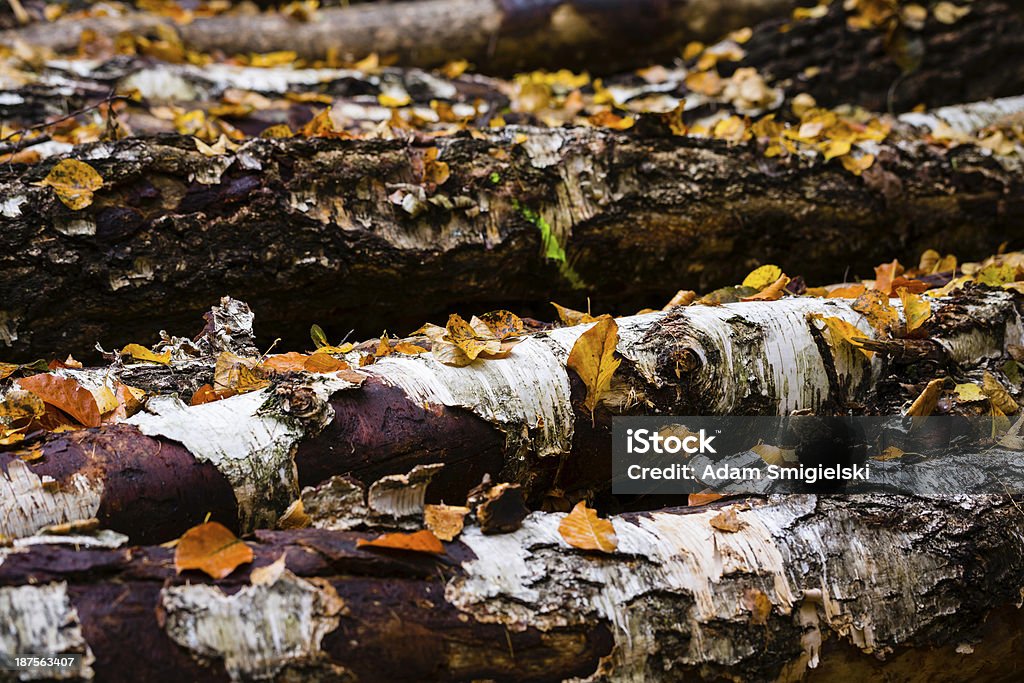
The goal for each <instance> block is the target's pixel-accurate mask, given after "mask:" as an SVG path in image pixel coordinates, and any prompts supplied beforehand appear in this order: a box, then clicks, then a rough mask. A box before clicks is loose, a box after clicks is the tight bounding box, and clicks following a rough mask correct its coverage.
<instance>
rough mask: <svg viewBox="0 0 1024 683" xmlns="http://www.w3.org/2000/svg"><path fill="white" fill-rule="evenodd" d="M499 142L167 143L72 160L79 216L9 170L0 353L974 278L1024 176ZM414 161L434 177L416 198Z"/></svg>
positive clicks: (906, 143) (1016, 205)
mask: <svg viewBox="0 0 1024 683" xmlns="http://www.w3.org/2000/svg"><path fill="white" fill-rule="evenodd" d="M512 130H515V129H512ZM521 130H523V132H524V133H525V134H526V135H527V142H526V143H523V144H519V143H517V142H514V141H510V138H509V136H506V135H501V134H495V135H491V136H490V137H488V138H487V139H475V138H471V137H451V138H442V139H433V140H431V141H430V142H429V143H425V144H424V143H420V144H407V143H404V142H399V141H374V140H361V141H346V140H326V139H314V140H300V139H293V140H289V141H275V140H254V141H252V142H250V143H247V144H246V145H245V146H244V147H243V148H242V149H240V150H239V151H238V152H236V153H234V154H228V155H226V156H221V157H213V158H207V157H205V156H203V155H202V154H200V153H199V152H198V151H196V149H195V145H194V144H193V142H192V140H191V139H189V138H177V137H162V138H158V139H147V140H143V139H133V140H126V141H122V142H118V143H110V144H108V143H101V144H95V145H91V146H86V147H82V148H80V149H77V150H76V151H75V152H74V154H73V156H75V157H77V158H80V159H86V160H88V162H89V163H90V164H91V165H93V166H94V167H95V168H96V169H97V170H98V171H99V173H100V174H101V175H102V176H103V178H104V181H105V183H104V188H103V189H101V190H100V191H99V192H98V193H97V194H96V197H95V201H94V202H93V204H92V205H91V206H89V207H87V208H85V209H84V210H81V211H72V210H70V209H68V208H67V207H65V206H64V205H63V204H61V203H60V201H59V200H58V199H57V198H56V196H55V195H54V193H53V190H51V189H50V188H47V187H37V186H35V185H34V183H35V182H38V181H39V180H41V179H42V178H43V177H45V175H46V173H47V172H48V170H49V168H50V167H51V166H52V165H53V163H55V162H54V161H49V160H48V161H45V162H43V163H40V164H37V165H34V166H31V167H28V168H25V169H24V170H17V171H15V170H13V169H8V170H6V171H5V172H3V174H2V175H0V196H3V197H4V198H5V199H4V203H3V205H2V207H3V210H2V211H0V291H3V292H4V297H3V301H2V303H0V342H2V345H0V348H5V349H6V350H5V352H4V355H5V356H8V357H10V358H12V359H29V358H31V357H38V356H40V355H46V354H55V355H56V354H67V353H73V354H75V355H76V356H78V357H83V356H84V357H88V354H89V353H90V349H92V347H93V345H94V344H95V343H96V342H99V343H101V344H103V345H104V346H106V347H108V348H109V347H119V346H120V345H121V344H124V343H127V342H136V341H146V340H148V339H150V338H151V335H152V332H153V331H154V329H156V328H157V327H158V326H165V327H169V328H171V329H175V328H176V329H182V328H185V327H186V326H190V325H191V324H192V323H191V321H192V320H195V319H196V317H197V316H198V315H199V313H200V312H202V311H203V310H205V309H207V308H208V307H209V305H210V304H211V303H213V302H214V301H216V300H217V298H218V297H220V296H221V295H223V294H225V293H228V294H235V295H236V296H244V297H247V298H249V303H250V304H251V305H252V307H253V309H254V310H255V311H256V313H257V315H259V317H260V320H261V325H262V326H263V329H264V330H274V331H277V332H281V333H284V334H285V335H286V336H285V339H284V341H285V343H286V344H287V345H289V346H291V347H293V348H296V347H301V346H302V345H303V344H304V343H305V342H306V340H305V335H304V334H303V331H304V330H306V329H308V328H309V325H310V324H311V323H314V322H319V323H321V324H323V323H325V322H329V323H330V326H329V328H328V329H329V331H330V332H331V333H332V336H333V335H334V334H337V335H338V336H342V335H344V334H345V332H346V331H347V330H349V329H350V328H355V330H356V333H357V334H358V335H359V336H361V337H368V336H372V335H376V334H379V333H380V332H381V331H382V330H383V329H385V328H387V329H390V330H393V331H398V332H405V331H407V330H410V329H413V328H415V327H418V326H419V325H420V324H421V323H422V322H423V321H424V320H425V319H429V318H430V317H435V318H441V319H443V317H442V316H444V315H446V314H447V313H449V312H451V310H452V309H453V308H455V309H461V310H463V311H465V312H467V313H468V312H480V311H482V310H488V309H490V308H496V307H499V306H507V307H510V308H513V309H515V310H517V311H518V312H520V313H525V314H531V313H532V314H534V315H541V316H543V317H548V316H549V314H548V312H547V311H548V310H550V309H548V308H547V303H546V302H548V301H550V300H552V299H554V300H559V301H560V302H561V303H563V304H566V305H570V306H572V305H575V306H576V307H585V306H586V297H590V298H591V302H592V306H593V307H594V309H595V310H598V311H612V312H630V311H635V310H637V309H639V308H641V307H643V306H649V305H650V304H651V302H656V301H659V300H667V298H668V297H670V296H671V295H672V294H673V293H674V292H675V291H676V290H677V289H679V288H690V289H695V290H707V289H710V288H712V287H715V286H719V285H723V284H730V283H736V282H739V281H740V280H741V279H742V277H743V276H744V275H745V274H746V273H747V272H749V270H750V269H752V268H753V267H755V266H757V265H759V264H761V263H765V262H775V263H778V264H779V265H781V266H782V267H783V268H784V269H786V270H787V272H790V273H794V274H796V273H800V274H803V275H804V276H805V277H806V278H807V280H808V281H809V282H829V281H836V280H839V279H841V278H843V277H844V275H846V274H847V273H871V270H870V269H871V267H873V266H874V265H876V264H877V263H880V262H882V261H885V260H891V259H892V258H893V257H894V256H898V257H900V258H901V259H903V260H904V261H905V262H907V261H910V262H913V260H915V259H916V258H917V256H918V254H920V252H921V251H922V250H923V249H925V248H936V249H939V250H941V251H943V252H955V253H957V254H958V255H959V256H960V257H961V258H962V259H971V258H981V257H983V256H985V255H987V254H989V253H992V251H993V250H994V248H995V247H996V246H998V245H999V244H1000V243H1002V242H1004V241H1009V243H1010V245H1011V246H1016V245H1017V242H1018V240H1019V238H1020V236H1021V233H1020V226H1021V214H1022V209H1024V201H1022V199H1021V198H1022V197H1024V192H1022V184H1024V182H1022V181H1024V175H1022V174H1021V172H1020V171H1019V170H1018V169H1017V168H1016V166H1015V164H1014V163H1013V162H1012V160H1009V161H1005V162H1004V161H1002V160H1000V159H998V158H995V157H993V156H990V155H988V154H987V153H986V152H984V151H982V150H978V149H976V148H974V147H971V146H960V147H957V148H954V149H950V150H945V149H941V148H938V147H933V146H928V145H925V144H923V143H921V142H914V141H913V140H912V139H909V138H908V139H901V138H900V136H899V135H895V136H894V137H893V138H892V139H891V141H889V142H886V143H883V144H882V145H881V149H880V151H879V154H878V160H877V161H876V163H875V166H874V167H873V168H872V169H870V170H869V172H867V173H865V174H864V175H863V176H861V177H857V176H854V175H852V174H850V173H849V172H847V171H845V170H844V169H843V168H842V166H841V165H840V164H839V162H838V161H837V160H834V161H832V162H829V163H826V162H823V161H822V160H821V159H820V157H819V158H817V159H813V158H812V159H808V158H795V157H790V158H789V159H788V160H785V159H767V158H764V157H763V155H762V154H761V152H760V151H758V150H757V149H755V148H754V146H753V145H752V144H751V145H729V144H726V143H724V142H718V141H709V140H702V139H698V138H680V137H675V138H673V137H665V138H652V137H640V136H637V135H630V134H616V133H609V132H605V131H600V130H588V129H559V130H543V129H521ZM510 132H512V131H510ZM426 145H430V146H435V145H436V146H437V147H438V148H439V149H440V150H441V152H440V155H441V156H440V159H441V160H443V161H444V162H445V163H447V164H448V167H449V169H450V177H449V178H448V179H447V181H446V182H444V184H443V185H441V186H440V187H438V188H434V187H432V186H430V185H429V184H428V182H427V181H426V180H425V179H424V172H423V163H424V162H423V155H424V153H425V149H426ZM561 250H564V253H565V257H566V260H565V261H564V262H560V261H558V260H555V259H549V258H547V255H554V256H558V255H559V254H560V253H561ZM751 254H756V255H757V257H756V258H752V257H751V256H750V255H751ZM611 264H615V265H614V267H609V266H610V265H611ZM157 302H158V303H157ZM259 341H260V344H261V345H265V344H269V343H270V341H272V338H271V337H269V336H267V337H261V338H260V340H259Z"/></svg>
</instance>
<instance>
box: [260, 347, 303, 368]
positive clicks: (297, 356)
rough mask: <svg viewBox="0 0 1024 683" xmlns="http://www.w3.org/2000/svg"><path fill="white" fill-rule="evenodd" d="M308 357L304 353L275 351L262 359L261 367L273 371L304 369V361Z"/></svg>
mask: <svg viewBox="0 0 1024 683" xmlns="http://www.w3.org/2000/svg"><path fill="white" fill-rule="evenodd" d="M308 359H309V356H307V355H306V354H304V353H298V352H296V351H289V352H288V353H277V354H274V355H273V356H267V357H266V358H265V359H263V363H262V365H263V367H265V368H266V369H268V370H273V371H274V372H299V371H301V370H303V369H305V364H306V361H307V360H308Z"/></svg>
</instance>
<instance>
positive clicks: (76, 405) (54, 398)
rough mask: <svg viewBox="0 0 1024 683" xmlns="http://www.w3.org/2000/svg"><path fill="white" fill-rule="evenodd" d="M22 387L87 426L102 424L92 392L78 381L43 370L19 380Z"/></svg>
mask: <svg viewBox="0 0 1024 683" xmlns="http://www.w3.org/2000/svg"><path fill="white" fill-rule="evenodd" d="M18 385H19V386H20V387H21V388H22V389H27V390H28V391H31V392H32V393H34V394H36V395H37V396H39V398H41V399H43V401H44V402H45V403H48V404H50V405H51V406H53V407H55V408H59V409H61V410H63V411H64V412H65V413H67V414H68V415H70V416H71V417H73V418H75V419H76V420H77V421H78V423H79V424H81V425H84V426H86V427H99V426H100V409H99V406H97V405H96V399H95V398H94V397H93V395H92V393H91V392H90V391H89V390H88V389H86V388H84V387H82V385H80V384H79V383H78V382H76V381H75V380H73V379H70V378H67V377H59V376H57V375H51V374H50V373H47V372H43V373H39V374H38V375H32V376H30V377H22V378H21V379H19V380H18Z"/></svg>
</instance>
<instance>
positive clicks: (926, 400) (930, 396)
mask: <svg viewBox="0 0 1024 683" xmlns="http://www.w3.org/2000/svg"><path fill="white" fill-rule="evenodd" d="M944 382H945V380H942V379H933V380H932V381H931V382H928V385H927V386H926V387H925V388H924V391H922V392H921V395H920V396H918V397H917V398H916V399H914V402H913V403H912V404H911V405H910V408H909V409H908V410H907V416H908V417H928V416H929V415H931V414H932V413H933V412H935V406H937V405H938V404H939V396H941V395H942V385H943V383H944Z"/></svg>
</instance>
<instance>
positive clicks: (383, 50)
mask: <svg viewBox="0 0 1024 683" xmlns="http://www.w3.org/2000/svg"><path fill="white" fill-rule="evenodd" d="M791 6H792V2H790V0H644V1H643V2H641V3H637V2H612V3H609V2H598V1H595V0H572V1H571V2H566V1H564V0H542V1H541V2H527V1H523V0H421V1H419V2H400V3H394V4H390V3H389V4H367V5H359V6H355V7H348V8H338V9H326V10H323V11H320V12H318V13H317V18H316V20H314V21H310V22H300V21H296V20H294V19H291V18H289V17H287V16H284V15H280V14H276V13H269V14H262V15H258V16H219V17H212V18H208V19H198V20H196V21H193V22H192V23H189V24H186V25H183V26H178V25H175V24H174V23H173V22H172V21H171V20H170V19H167V18H164V17H159V16H154V15H147V14H135V13H129V14H127V15H125V16H122V17H103V18H90V19H73V20H67V21H58V22H56V23H53V24H34V25H30V26H28V27H25V28H22V29H17V30H9V31H5V32H2V33H0V43H2V44H10V43H12V42H13V41H14V40H15V39H21V40H23V41H25V42H27V43H30V44H35V45H45V46H48V47H50V48H52V49H54V50H58V51H68V50H74V49H75V48H77V46H78V42H79V36H80V35H81V33H82V31H84V30H87V29H88V30H92V31H95V32H97V33H98V34H101V35H106V36H109V37H110V38H113V37H115V36H116V35H117V34H119V33H122V32H124V31H129V32H133V33H145V32H146V31H152V30H154V29H155V27H156V26H158V25H164V26H167V27H169V28H172V29H173V30H176V31H177V32H178V33H179V34H180V35H181V37H182V39H183V41H184V43H185V45H186V46H188V47H189V48H191V49H194V50H198V51H201V52H213V51H221V52H224V53H226V54H229V55H232V54H246V53H250V52H273V51H277V50H294V51H296V52H298V54H299V56H300V57H303V58H306V59H322V58H324V57H325V56H326V55H327V54H328V52H329V51H334V52H335V54H338V55H341V56H346V57H351V58H353V59H361V58H363V57H365V56H367V55H369V54H370V53H373V52H376V53H378V54H381V55H385V56H391V55H394V56H397V58H398V60H399V63H401V64H404V65H410V66H427V67H430V66H440V65H442V64H444V63H445V62H448V61H451V60H456V59H468V60H469V61H471V62H473V63H474V64H476V66H477V68H478V69H479V70H481V71H483V72H512V71H517V70H523V69H533V68H542V67H547V68H577V69H586V68H591V69H593V68H597V69H598V70H600V71H604V72H614V71H621V70H623V69H629V68H632V67H636V66H641V65H643V64H645V63H648V62H650V61H659V60H667V59H671V58H672V57H674V56H676V55H677V54H678V50H679V46H680V45H685V44H686V42H687V41H688V40H716V39H718V38H719V37H721V36H722V35H724V34H725V33H726V32H728V31H730V30H732V29H735V28H740V27H741V26H745V25H748V24H752V23H755V22H757V21H760V20H762V19H765V18H767V17H770V16H774V15H776V14H778V13H780V12H784V11H786V10H788V9H789V8H790V7H791Z"/></svg>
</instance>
